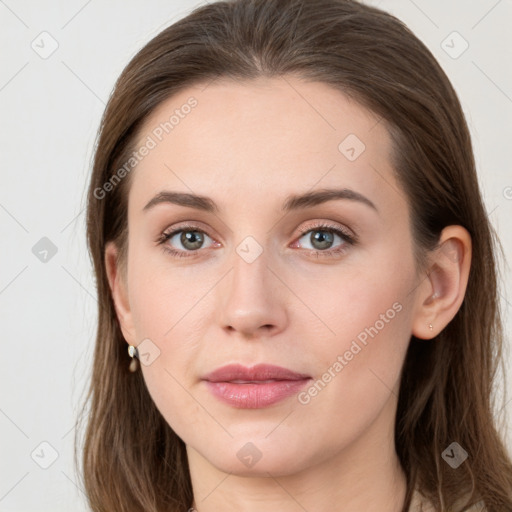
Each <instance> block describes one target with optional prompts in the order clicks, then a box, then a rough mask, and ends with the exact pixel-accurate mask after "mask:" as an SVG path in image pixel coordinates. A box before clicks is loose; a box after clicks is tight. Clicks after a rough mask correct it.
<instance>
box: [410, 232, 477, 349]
mask: <svg viewBox="0 0 512 512" xmlns="http://www.w3.org/2000/svg"><path fill="white" fill-rule="evenodd" d="M471 247H472V246H471V235H470V234H469V232H468V231H467V230H466V229H465V228H464V227H462V226H447V227H446V228H444V229H443V231H442V232H441V235H440V238H439V244H438V246H437V248H436V249H434V250H433V251H432V254H431V255H430V259H429V267H428V269H427V276H426V277H425V278H424V279H423V281H422V282H421V284H420V286H419V287H418V291H417V293H416V304H415V312H414V318H413V325H412V334H413V335H414V336H415V337H416V338H420V339H424V340H427V339H431V338H433V337H435V336H437V334H439V333H440V332H441V331H442V330H443V329H444V328H445V327H446V326H447V325H448V323H449V322H450V321H451V320H452V319H453V317H454V316H455V315H456V314H457V311H458V310H459V308H460V306H461V304H462V301H463V300H464V294H465V293H466V287H467V283H468V276H469V269H470V267H471ZM429 325H432V330H431V329H430V327H429Z"/></svg>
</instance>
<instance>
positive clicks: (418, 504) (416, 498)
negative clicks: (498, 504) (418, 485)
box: [409, 490, 487, 512]
mask: <svg viewBox="0 0 512 512" xmlns="http://www.w3.org/2000/svg"><path fill="white" fill-rule="evenodd" d="M486 510H487V509H486V508H485V505H484V504H483V501H481V502H478V503H477V504H476V505H473V506H472V507H470V508H468V509H466V510H465V511H464V512H486ZM409 512H437V511H436V509H435V508H434V506H433V504H432V503H431V502H430V501H429V500H427V498H425V497H424V496H423V494H421V493H420V492H419V491H418V490H415V491H414V493H413V495H412V499H411V506H410V507H409Z"/></svg>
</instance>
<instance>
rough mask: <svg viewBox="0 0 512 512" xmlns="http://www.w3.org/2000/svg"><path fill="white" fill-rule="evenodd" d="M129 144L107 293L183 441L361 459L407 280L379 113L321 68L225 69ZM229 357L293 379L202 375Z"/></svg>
mask: <svg viewBox="0 0 512 512" xmlns="http://www.w3.org/2000/svg"><path fill="white" fill-rule="evenodd" d="M191 97H193V98H194V99H190V98H191ZM166 123H167V124H166ZM143 146H145V147H146V150H143V149H142V150H141V148H142V147H143ZM137 148H138V149H139V151H138V154H139V156H141V155H142V156H141V158H140V162H139V163H138V164H137V166H136V168H135V169H134V170H133V171H131V172H132V173H133V175H132V176H131V178H132V179H133V182H132V184H131V188H130V193H129V208H128V210H129V211H128V225H129V251H128V271H127V289H126V290H125V291H124V292H123V293H125V294H126V295H125V303H124V304H125V306H122V303H121V305H119V304H120V301H117V306H118V308H123V307H125V309H124V310H123V320H122V326H123V334H124V335H125V338H126V340H127V341H128V342H129V343H132V344H133V345H138V346H139V353H140V359H141V363H142V365H141V370H142V372H143V376H144V379H145V382H146V384H147V387H148V390H149V392H150V394H151V396H152V398H153V400H154V402H155V404H156V406H157V407H158V409H159V410H160V412H161V413H162V415H163V416H164V418H165V419H166V421H167V422H168V423H169V425H170V426H171V427H172V429H173V430H174V431H175V432H176V433H177V434H178V436H180V438H181V439H182V440H183V441H184V442H185V443H186V445H187V450H188V453H189V456H192V457H193V459H194V461H196V462H197V463H203V464H212V465H213V466H215V467H216V468H217V469H219V470H221V471H224V472H233V473H236V474H240V475H244V474H246V475H257V474H261V475H265V474H266V472H270V473H271V474H272V475H275V476H278V475H285V474H291V473H295V472H297V471H301V470H302V469H305V468H308V467H312V466H314V465H316V464H319V463H322V462H326V461H328V460H332V459H333V457H334V458H335V457H338V456H339V457H341V455H342V454H343V455H344V456H347V457H348V458H349V459H350V457H351V456H352V455H354V454H355V453H356V451H359V453H360V450H366V451H367V457H368V461H369V463H374V462H375V461H374V460H372V455H371V453H372V451H375V452H377V451H378V447H380V446H383V445H386V444H388V445H392V443H393V428H394V415H395V411H396V401H397V400H396V397H397V395H398V386H399V377H400V370H401V367H402V363H403V361H404V357H405V352H406V349H407V346H408V343H409V340H410V335H411V331H412V325H413V323H414V317H415V313H414V311H415V296H416V295H415V294H416V286H417V284H418V274H417V272H416V269H415V265H414V261H413V253H412V249H413V245H412V239H411V230H410V219H409V213H408V206H407V203H406V200H405V194H404V193H403V192H402V191H401V189H400V187H399V185H398V183H397V182H396V180H395V179H394V177H393V173H392V168H391V164H390V151H391V145H390V137H389V135H388V132H387V131H386V129H385V127H384V123H382V122H379V118H377V117H375V116H374V115H372V114H370V113H369V112H368V111H367V110H365V109H363V108H362V107H361V106H359V105H358V104H356V103H354V102H352V101H350V100H349V99H348V98H347V97H345V96H344V95H343V94H342V93H340V92H338V91H336V90H335V89H332V88H330V87H329V86H328V85H326V84H323V83H317V82H310V83H307V82H303V81H300V80H299V79H297V78H294V77H291V76H287V77H286V78H284V77H282V78H274V79H265V80H263V79H261V80H257V81H253V82H236V81H230V80H227V79H225V80H218V81H216V82H213V83H211V84H210V85H208V87H206V88H205V86H204V85H202V86H201V87H199V86H197V87H191V88H189V89H187V90H184V91H182V92H181V93H179V94H177V95H175V96H173V97H172V98H170V99H169V100H167V101H166V102H165V103H163V104H162V105H161V106H160V107H159V108H158V109H156V110H155V111H154V112H153V113H152V115H151V117H150V118H149V119H148V120H147V122H146V123H145V126H144V129H143V131H142V132H141V133H140V135H139V138H138V144H137ZM328 191H336V193H334V192H332V193H331V195H329V192H328ZM164 192H167V193H172V194H174V195H171V194H169V196H168V199H170V200H168V201H153V203H152V204H151V201H152V200H153V199H154V198H155V197H159V194H162V193H164ZM320 193H321V194H320ZM322 194H323V195H322ZM336 194H337V195H336ZM196 196H200V199H198V198H196ZM160 198H163V196H160ZM326 199H329V200H326ZM148 204H149V206H148ZM180 230H181V231H180ZM173 231H176V233H175V234H174V235H172V236H171V237H170V238H168V239H167V240H165V241H163V242H162V243H161V244H159V243H158V242H159V240H163V238H162V237H163V234H164V233H167V234H169V233H171V232H173ZM169 251H176V254H172V253H170V252H169ZM128 361H129V360H128V357H127V365H128ZM229 364H239V365H242V366H244V367H252V366H254V365H261V364H267V365H275V366H279V367H283V368H285V369H288V370H290V371H292V372H296V373H297V374H300V375H302V376H306V377H307V378H304V379H301V378H300V377H299V378H295V380H287V381H286V382H284V381H283V380H281V379H282V378H283V375H280V376H279V375H277V374H272V373H269V374H264V373H263V374H259V375H253V376H252V377H253V378H250V376H249V377H247V376H246V378H245V379H244V378H240V377H239V378H235V377H233V376H231V377H229V376H224V377H222V376H221V377H220V379H221V381H222V380H223V379H224V381H225V382H227V381H228V380H230V381H233V380H237V381H238V382H237V383H233V382H231V383H227V384H226V383H224V384H222V383H217V384H213V383H212V382H211V381H210V382H209V381H207V380H205V378H206V376H207V375H208V374H210V373H211V372H213V371H214V370H216V369H218V368H220V367H223V366H225V365H229ZM288 377H289V375H288ZM256 379H259V382H256ZM262 380H265V381H271V382H266V383H264V384H262V383H261V381H262ZM240 381H241V382H240ZM248 381H252V383H249V382H248ZM258 386H260V387H258Z"/></svg>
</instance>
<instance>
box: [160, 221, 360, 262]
mask: <svg viewBox="0 0 512 512" xmlns="http://www.w3.org/2000/svg"><path fill="white" fill-rule="evenodd" d="M182 231H196V232H199V233H202V234H204V235H207V236H210V235H208V233H206V232H205V231H204V230H202V229H200V228H199V227H198V226H194V225H190V224H187V225H184V226H180V227H179V228H177V229H175V230H173V231H171V232H169V233H166V232H165V231H164V232H163V233H162V234H161V235H160V236H159V237H158V240H157V244H158V245H162V249H163V251H164V252H165V253H167V254H170V255H171V256H173V257H177V258H191V257H194V256H195V255H196V254H197V253H198V252H199V251H200V249H197V250H195V251H181V250H176V249H171V248H170V247H169V246H167V245H164V244H165V242H167V241H168V240H170V239H171V238H172V237H173V236H174V235H175V234H176V233H181V232H182ZM310 231H327V232H329V233H334V234H335V235H338V236H340V238H342V239H343V241H344V244H343V245H342V246H341V248H338V249H327V250H325V251H318V250H316V251H315V250H313V249H309V251H310V252H312V253H314V254H315V255H316V256H317V257H318V256H319V255H321V256H322V257H327V258H328V257H331V256H337V255H341V254H343V253H344V252H345V251H346V250H347V245H348V246H354V245H356V244H357V242H358V240H357V237H356V236H354V235H351V234H349V233H348V232H347V231H345V230H342V229H341V228H340V227H339V226H334V225H331V224H326V223H319V224H315V225H313V226H308V227H304V228H301V229H299V232H300V236H299V238H302V237H303V236H304V235H305V234H306V233H309V232H310ZM210 238H211V237H210Z"/></svg>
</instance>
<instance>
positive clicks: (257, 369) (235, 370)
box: [203, 364, 310, 382]
mask: <svg viewBox="0 0 512 512" xmlns="http://www.w3.org/2000/svg"><path fill="white" fill-rule="evenodd" d="M308 378H310V376H309V375H305V374H303V373H297V372H294V371H292V370H288V369H287V368H283V367H281V366H274V365H271V364H257V365H255V366H252V367H250V368H248V367H247V366H243V365H241V364H229V365H227V366H222V367H221V368H217V369H216V370H214V371H213V372H211V373H209V374H208V375H206V376H205V377H203V380H208V381H210V382H230V381H234V380H243V381H264V380H303V379H308Z"/></svg>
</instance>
